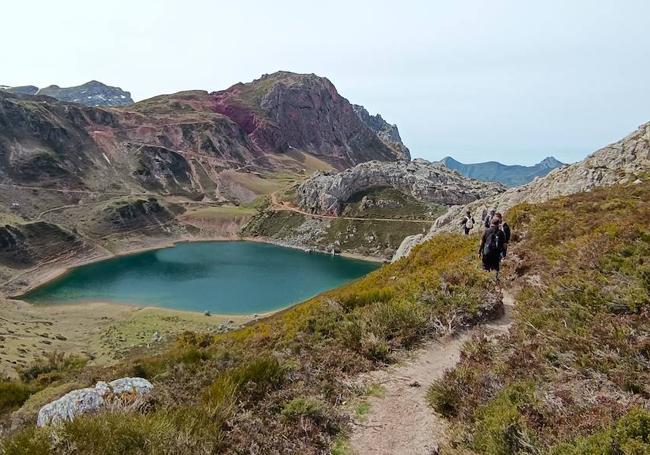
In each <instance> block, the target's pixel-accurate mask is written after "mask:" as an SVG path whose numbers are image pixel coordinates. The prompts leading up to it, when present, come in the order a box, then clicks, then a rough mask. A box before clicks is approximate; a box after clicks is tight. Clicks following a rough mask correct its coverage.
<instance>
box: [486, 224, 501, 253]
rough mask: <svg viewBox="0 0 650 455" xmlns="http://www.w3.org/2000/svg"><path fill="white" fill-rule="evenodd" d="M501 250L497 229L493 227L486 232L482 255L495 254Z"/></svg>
mask: <svg viewBox="0 0 650 455" xmlns="http://www.w3.org/2000/svg"><path fill="white" fill-rule="evenodd" d="M500 252H501V245H500V241H499V230H498V229H494V230H492V231H491V232H490V233H488V235H487V238H486V239H485V245H484V246H483V256H496V255H498V254H499V253H500Z"/></svg>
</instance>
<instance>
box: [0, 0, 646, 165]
mask: <svg viewBox="0 0 650 455" xmlns="http://www.w3.org/2000/svg"><path fill="white" fill-rule="evenodd" d="M0 14H1V15H2V26H0V84H5V85H25V84H34V85H37V86H40V87H43V86H46V85H49V84H57V85H60V86H69V85H78V84H81V83H83V82H86V81H88V80H91V79H97V80H100V81H102V82H105V83H107V84H110V85H117V86H120V87H122V88H123V89H125V90H129V91H131V93H132V95H133V97H134V98H135V99H136V100H140V99H144V98H147V97H150V96H153V95H156V94H160V93H170V92H175V91H179V90H186V89H205V90H210V91H212V90H219V89H223V88H227V87H229V86H230V85H232V84H234V83H236V82H239V81H243V82H245V81H249V80H252V79H254V78H257V77H259V75H261V74H263V73H270V72H273V71H276V70H280V69H282V70H289V71H296V72H304V73H316V74H318V75H321V76H326V77H328V78H329V79H330V80H331V81H332V82H333V83H334V84H335V85H336V87H337V88H338V90H339V92H340V93H341V94H342V95H343V96H345V97H346V98H348V99H349V100H350V101H351V102H354V103H358V104H363V105H364V106H366V108H367V109H368V110H369V111H370V112H371V113H375V112H379V113H381V114H382V116H383V117H384V118H385V119H386V120H388V121H389V122H391V123H397V124H398V126H399V129H400V132H401V134H402V138H403V140H404V142H405V143H406V144H407V145H408V146H409V147H410V149H411V152H412V154H413V156H415V157H424V158H428V159H439V158H442V157H443V156H445V155H452V156H454V157H455V158H457V159H459V160H461V161H465V162H477V161H487V160H497V161H502V162H505V163H522V164H532V163H535V162H537V161H539V160H541V159H542V158H544V157H545V156H548V155H554V156H556V157H557V158H558V159H560V160H563V161H577V160H579V159H582V158H583V157H584V156H585V155H586V154H588V153H590V152H591V151H593V150H595V149H597V148H599V147H601V146H604V145H606V144H608V143H610V142H612V141H615V140H617V139H619V138H621V137H622V136H624V135H625V134H627V133H628V132H631V131H632V130H634V129H636V127H637V126H639V125H640V124H642V123H644V122H647V121H650V29H649V26H650V1H648V0H619V1H614V0H612V1H598V0H589V1H587V0H584V1H582V0H570V1H569V0H544V1H536V2H533V1H526V0H513V1H502V0H485V1H452V0H448V1H444V2H443V1H433V0H428V1H425V0H423V1H408V0H401V1H383V0H372V1H357V0H345V1H338V0H329V1H327V2H314V1H305V0H301V1H298V0H297V1H281V0H248V1H233V0H231V1H217V0H213V1H208V0H205V1H201V0H168V1H162V0H157V1H153V0H151V1H147V0H137V1H136V0H129V1H121V0H120V1H116V0H112V1H110V2H109V1H92V0H85V1H76V0H75V1H65V0H60V1H51V0H48V1H45V0H44V1H33V0H32V1H30V0H20V1H17V0H16V1H12V0H6V1H3V2H2V5H1V6H0Z"/></svg>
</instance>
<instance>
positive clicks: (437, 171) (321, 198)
mask: <svg viewBox="0 0 650 455" xmlns="http://www.w3.org/2000/svg"><path fill="white" fill-rule="evenodd" d="M383 187H390V188H394V189H396V190H399V191H401V192H404V193H406V194H409V195H411V196H413V197H414V198H415V199H417V200H419V201H425V202H431V203H436V204H440V205H447V206H449V205H457V204H466V203H468V202H471V201H474V200H476V199H480V198H484V197H488V196H493V195H496V194H499V193H501V192H503V191H504V190H505V187H503V186H502V185H500V184H498V183H485V182H479V181H478V180H472V179H468V178H466V177H463V176H461V175H460V174H458V173H457V172H454V171H451V170H449V169H448V168H446V167H445V166H442V165H440V164H436V163H430V162H428V161H426V160H422V159H417V160H414V161H412V162H405V161H400V162H396V163H382V162H379V161H371V162H368V163H362V164H359V165H357V166H355V167H353V168H350V169H346V170H345V171H343V172H339V173H336V174H333V173H318V174H315V175H314V176H312V177H310V178H309V179H307V180H306V181H305V182H304V183H302V184H301V185H300V187H299V188H298V191H297V193H298V204H299V205H300V207H302V208H303V209H304V210H307V211H309V212H312V213H320V214H331V215H337V214H339V213H340V211H341V209H342V208H343V205H344V203H345V202H346V201H348V200H349V199H350V197H351V196H352V195H354V194H356V193H359V192H361V191H365V190H369V189H371V188H383Z"/></svg>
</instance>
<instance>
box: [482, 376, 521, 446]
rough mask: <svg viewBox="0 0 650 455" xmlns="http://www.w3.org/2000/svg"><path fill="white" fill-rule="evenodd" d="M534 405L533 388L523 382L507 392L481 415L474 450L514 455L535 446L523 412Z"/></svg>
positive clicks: (486, 406) (499, 396) (509, 387)
mask: <svg viewBox="0 0 650 455" xmlns="http://www.w3.org/2000/svg"><path fill="white" fill-rule="evenodd" d="M532 402H533V385H532V384H531V383H527V382H522V383H516V384H512V385H510V386H508V387H506V388H505V389H503V390H502V391H501V392H500V393H499V394H498V395H497V396H496V397H495V398H494V399H492V400H490V401H489V402H488V403H487V404H486V405H484V406H483V407H482V408H480V409H479V410H478V411H477V422H478V423H477V428H476V432H475V435H474V441H473V444H472V445H473V448H474V449H475V450H476V451H477V452H479V453H489V454H495V455H510V454H513V453H521V452H523V451H524V450H525V449H528V448H529V447H530V445H531V443H530V436H529V434H528V431H527V428H526V424H525V421H524V418H523V415H522V408H523V407H524V406H528V405H530V404H532Z"/></svg>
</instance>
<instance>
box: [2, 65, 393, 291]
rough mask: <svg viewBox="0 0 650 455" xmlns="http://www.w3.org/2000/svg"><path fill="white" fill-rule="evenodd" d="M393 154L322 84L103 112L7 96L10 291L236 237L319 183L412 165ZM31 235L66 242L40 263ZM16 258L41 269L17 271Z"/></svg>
mask: <svg viewBox="0 0 650 455" xmlns="http://www.w3.org/2000/svg"><path fill="white" fill-rule="evenodd" d="M100 86H101V84H99V83H95V82H93V83H89V84H86V85H85V86H82V87H84V88H83V90H86V91H85V92H83V93H85V94H87V96H95V95H94V94H93V93H95V89H96V88H98V87H99V88H101V87H100ZM44 90H45V89H43V90H41V91H39V93H40V92H43V91H44ZM102 90H103V89H102ZM14 91H20V90H14ZM45 91H46V92H47V93H48V94H49V95H52V96H55V95H56V96H59V95H60V96H61V97H64V98H66V99H69V100H70V101H79V100H78V99H77V98H74V97H75V96H76V95H75V94H74V93H73V92H65V91H59V90H58V89H56V88H53V87H50V88H49V89H48V90H45ZM66 93H67V94H66ZM79 93H81V92H79ZM64 95H65V96H64ZM68 95H69V96H68ZM84 96H85V95H84ZM98 96H101V93H100V95H98ZM120 96H121V95H120ZM298 112H299V114H300V115H299V116H298V117H299V118H300V119H301V120H300V122H297V121H294V119H295V118H297V117H296V116H297V114H298ZM301 122H302V123H301ZM393 147H394V144H393V145H391V144H388V143H387V142H384V140H382V139H381V138H380V136H379V135H378V134H377V133H376V132H375V131H373V130H372V129H371V128H370V127H369V126H367V125H366V124H365V123H363V122H362V121H361V119H360V118H359V116H358V115H357V114H356V113H355V111H354V109H353V107H352V105H351V104H350V103H349V102H348V101H347V100H346V99H345V98H343V97H341V96H340V95H339V94H338V92H337V91H336V89H335V87H334V86H333V85H332V84H331V82H329V81H328V80H327V79H325V78H321V77H318V76H315V75H301V74H293V73H286V72H281V73H275V74H273V75H267V76H264V77H263V78H261V79H258V80H256V81H253V82H251V83H248V84H237V85H235V86H234V87H232V88H230V89H228V90H225V91H222V92H213V93H208V92H206V91H199V90H197V91H187V92H180V93H176V94H171V95H161V96H157V97H154V98H151V99H148V100H144V101H141V102H138V103H135V104H129V105H127V106H120V107H103V108H98V107H88V106H84V105H83V104H80V103H78V102H66V101H57V100H55V99H53V98H51V97H46V96H40V95H36V96H32V95H21V94H15V93H9V92H7V91H0V188H1V189H2V191H0V220H6V223H5V224H6V225H7V230H8V232H12V233H14V234H15V235H16V238H18V239H19V241H18V242H14V241H12V242H11V243H7V244H6V245H4V244H3V245H0V289H2V290H3V292H4V293H5V294H15V293H19V292H20V291H21V290H22V289H24V288H25V287H27V286H29V285H31V284H32V283H33V282H34V280H38V277H39V276H42V275H43V274H47V273H49V269H53V268H60V267H65V266H69V265H71V264H74V263H78V262H80V261H87V260H94V259H97V258H101V257H108V256H110V255H112V254H116V253H122V252H125V251H130V250H134V249H138V248H145V247H151V246H154V245H161V244H168V243H169V242H171V241H175V240H181V239H197V238H215V237H217V238H221V237H234V236H236V233H237V231H238V229H239V228H240V227H241V226H242V224H244V223H245V222H246V221H247V220H248V218H249V216H250V211H251V208H252V207H253V206H254V205H255V204H256V203H257V202H258V200H259V198H260V197H262V196H264V195H268V194H270V193H272V192H275V191H279V190H281V189H283V188H285V187H287V186H288V185H291V184H294V183H295V182H299V181H301V180H303V179H304V178H305V177H306V176H307V175H309V174H311V173H312V172H314V171H317V170H332V169H343V168H345V167H348V166H351V165H353V164H356V163H359V162H363V161H367V160H370V159H380V160H390V161H394V160H397V159H400V158H402V157H403V151H398V150H397V149H396V148H393ZM134 204H135V205H134ZM147 204H151V206H150V207H155V208H156V211H152V210H148V209H147V210H142V208H143V207H149V206H148V205H147ZM158 208H159V209H158ZM122 214H128V217H125V216H123V215H122ZM159 214H164V216H159ZM228 217H229V218H228ZM226 218H228V219H226ZM206 219H209V220H212V221H213V223H206V222H205V220H206ZM214 221H216V222H214ZM34 230H38V231H39V232H42V233H43V234H42V235H43V237H44V238H46V237H51V238H61V240H60V241H57V242H52V243H50V244H46V245H43V246H42V248H40V251H38V252H34V250H35V249H36V248H37V244H36V243H35V242H34V241H33V240H30V239H33V238H34V237H33V236H32V235H31V234H30V233H31V232H33V231H34ZM16 251H21V254H22V255H27V256H30V257H31V259H29V260H27V259H25V260H24V261H23V262H22V263H21V264H23V265H20V264H18V263H17V262H15V261H13V260H10V259H8V258H11V257H13V256H15V254H17V253H16ZM75 253H76V254H75Z"/></svg>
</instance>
